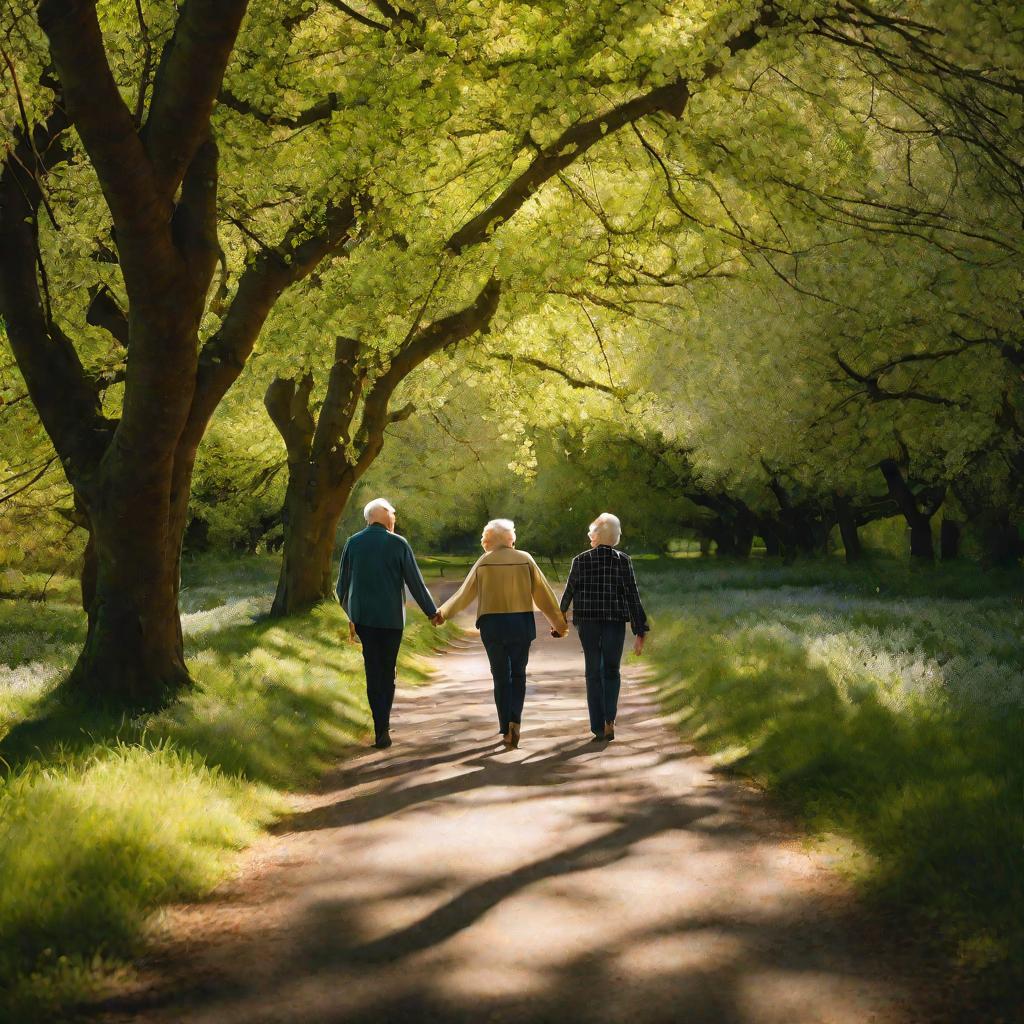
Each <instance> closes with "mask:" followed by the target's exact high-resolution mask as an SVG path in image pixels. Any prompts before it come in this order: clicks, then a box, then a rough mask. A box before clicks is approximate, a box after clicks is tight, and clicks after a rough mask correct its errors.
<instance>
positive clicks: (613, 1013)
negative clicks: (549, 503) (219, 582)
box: [122, 640, 901, 1024]
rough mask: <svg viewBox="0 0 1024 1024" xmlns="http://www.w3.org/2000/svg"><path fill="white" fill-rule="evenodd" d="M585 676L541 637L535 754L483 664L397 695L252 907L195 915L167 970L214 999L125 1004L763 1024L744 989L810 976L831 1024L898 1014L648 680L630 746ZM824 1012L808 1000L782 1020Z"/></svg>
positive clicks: (842, 923) (788, 835)
mask: <svg viewBox="0 0 1024 1024" xmlns="http://www.w3.org/2000/svg"><path fill="white" fill-rule="evenodd" d="M474 646H475V644H470V645H468V646H466V647H463V651H464V652H465V651H472V649H473V647H474ZM477 650H478V651H479V648H477ZM579 660H580V659H579V654H578V650H577V649H576V648H575V647H574V646H571V645H569V644H560V645H559V644H558V643H556V642H555V641H547V640H542V641H540V642H538V644H537V645H536V648H535V651H534V654H533V655H532V658H531V669H530V675H529V679H530V682H529V690H528V697H527V703H526V709H525V712H524V717H523V738H522V743H521V746H520V748H519V749H518V750H515V751H504V750H503V749H502V748H501V746H500V744H499V743H498V742H497V740H498V737H497V731H496V729H495V727H494V724H493V722H492V719H493V710H492V709H491V708H490V705H489V700H490V680H489V678H488V677H487V676H486V674H485V673H486V668H485V663H484V662H483V660H482V658H481V657H477V658H471V657H466V656H464V655H458V654H456V655H447V656H445V658H444V661H443V664H444V667H445V669H446V670H447V671H446V673H445V675H444V676H443V677H442V678H439V679H437V680H436V681H435V683H434V684H433V685H432V686H431V687H429V688H428V689H424V690H420V689H415V688H413V689H406V690H404V691H403V692H402V693H401V694H400V696H399V701H398V704H397V706H396V711H395V715H394V719H393V735H394V737H395V741H396V746H395V747H394V748H392V749H391V750H390V751H388V752H386V753H379V752H376V751H368V752H366V753H363V754H360V755H359V756H358V757H356V758H353V759H352V760H350V761H348V762H345V763H342V764H341V765H339V767H338V769H337V770H336V771H335V772H334V773H332V774H331V775H329V776H328V777H327V778H326V780H325V785H324V787H323V790H322V792H320V793H319V794H318V795H316V796H310V797H308V798H306V800H305V801H304V803H305V804H307V806H304V807H303V808H302V809H301V810H299V811H297V812H296V813H294V814H292V815H290V816H289V817H288V818H286V819H285V820H283V821H282V822H281V823H280V825H279V826H277V828H276V829H275V832H276V837H275V839H274V840H273V846H272V849H273V851H274V853H273V857H272V858H270V857H269V856H268V854H262V855H261V854H260V853H259V851H255V852H254V853H253V854H252V855H251V857H250V865H251V866H250V868H248V869H247V870H246V871H245V873H244V881H243V882H240V883H239V888H238V890H237V891H236V890H234V889H233V888H232V887H229V888H228V889H227V890H225V891H224V896H223V900H222V901H221V900H218V901H215V902H214V903H212V904H209V905H207V907H206V908H196V909H195V910H194V911H191V912H189V913H188V914H185V915H184V916H183V917H182V918H181V920H180V922H179V927H178V928H177V929H175V931H174V937H173V942H174V948H175V949H176V950H178V952H177V953H176V954H175V955H176V956H178V957H185V959H186V963H187V973H188V974H189V975H193V974H196V975H198V976H201V977H210V976H211V975H212V976H215V977H216V978H217V979H218V981H217V985H216V991H215V992H214V991H211V990H209V989H208V988H207V989H204V990H201V991H196V992H194V993H189V992H188V991H186V992H181V991H178V990H166V991H163V990H160V989H156V990H153V989H151V990H149V991H148V992H147V993H144V994H142V995H140V997H139V1001H138V1002H136V1003H132V1002H131V1001H129V1002H128V1003H127V1004H124V1003H122V1005H128V1006H129V1007H131V1006H135V1007H137V1008H143V1007H146V1006H149V1007H150V1008H151V1009H150V1012H151V1013H153V1014H154V1015H155V1016H154V1020H160V1021H164V1020H166V1021H171V1020H173V1021H176V1022H177V1021H182V1020H187V1021H189V1022H193V1024H198V1022H203V1024H206V1022H209V1024H214V1022H216V1024H233V1022H242V1021H244V1022H246V1024H259V1022H264V1021H265V1022H270V1021H272V1020H277V1019H279V1018H280V1016H281V1014H287V1015H290V1016H291V1019H302V1020H303V1021H306V1022H310V1024H312V1022H339V1024H340V1022H341V1021H345V1022H356V1024H359V1022H362V1021H366V1022H369V1021H371V1020H405V1019H409V1020H413V1019H415V1020H420V1019H429V1020H436V1021H439V1022H441V1021H444V1022H454V1021H466V1022H467V1024H468V1022H469V1021H475V1020H480V1019H488V1018H490V1017H494V1018H495V1019H503V1020H510V1021H528V1020H529V1021H536V1020H565V1021H575V1020H581V1021H582V1020H608V1021H609V1022H610V1021H613V1020H621V1019H624V1017H623V1015H624V1014H625V1015H627V1016H628V1017H629V1019H631V1020H636V1021H651V1022H655V1021H659V1022H661V1021H669V1020H677V1019H686V1020H694V1021H701V1020H707V1021H709V1022H710V1021H715V1022H716V1024H721V1022H727V1024H728V1022H736V1024H748V1022H749V1024H756V1022H760V1021H762V1020H769V1019H773V1018H769V1017H767V1016H765V1011H764V1010H763V1009H759V1008H757V1007H748V1006H747V1004H746V995H745V993H746V991H747V980H746V979H748V978H750V977H761V976H763V977H784V976H786V975H787V974H793V975H794V976H798V975H799V972H801V971H802V972H807V973H808V974H811V973H813V974H814V975H815V976H816V977H817V978H818V982H817V985H818V986H820V987H822V988H827V987H829V986H830V985H832V982H833V980H835V982H836V985H835V986H833V987H836V986H839V984H840V983H839V979H844V978H845V979H849V978H854V979H856V984H855V985H853V986H852V987H851V989H850V991H846V982H843V983H842V986H840V987H841V988H842V989H843V991H842V993H841V994H839V995H836V996H834V997H833V996H830V997H829V998H830V1001H831V1002H833V1003H835V1005H836V1006H837V1007H838V1008H839V1012H837V1014H836V1016H835V1017H834V1018H829V1019H830V1020H834V1021H835V1022H837V1024H846V1022H849V1024H863V1021H864V1020H866V1019H868V1015H869V1014H870V1013H871V1012H874V1011H876V1010H884V1009H885V1008H887V1007H890V1006H891V1005H895V1003H894V1001H898V1000H899V999H900V998H901V995H900V991H901V990H900V988H899V985H898V984H895V983H894V982H893V980H892V977H893V974H892V969H891V965H890V968H889V970H888V971H887V972H882V971H880V970H879V968H878V965H877V964H876V963H875V962H874V960H873V957H874V955H875V954H874V952H872V951H866V950H865V949H863V948H860V947H858V948H857V949H856V951H855V952H851V951H850V950H849V949H846V948H845V947H844V946H843V944H842V943H838V944H836V943H826V944H825V945H824V946H823V945H822V944H821V941H820V936H821V935H822V933H823V930H824V932H825V933H831V934H841V933H843V932H844V931H845V930H846V929H848V928H849V927H850V926H849V924H848V922H847V918H846V913H847V911H846V910H845V909H844V908H845V907H846V906H847V902H846V901H845V900H840V901H837V900H836V895H837V889H836V883H835V882H827V881H826V879H825V876H824V875H823V874H822V873H821V871H820V869H819V868H818V867H816V863H815V861H814V858H813V857H812V856H811V855H810V854H809V853H808V852H807V851H806V850H804V849H803V848H802V847H801V845H800V843H799V841H798V840H797V837H796V836H795V835H794V834H793V833H792V831H791V829H790V827H789V826H788V825H786V824H785V823H784V822H782V821H779V820H776V819H774V818H772V817H770V816H768V815H766V814H765V812H764V809H763V807H762V806H761V805H760V804H759V803H758V801H757V798H756V795H755V794H752V793H751V792H750V791H748V790H745V789H743V788H742V787H738V786H736V785H734V784H730V783H728V782H727V781H725V780H721V779H718V778H716V777H715V776H714V775H712V774H710V772H709V770H708V769H709V764H708V762H706V761H704V760H702V759H700V758H695V757H693V756H692V754H691V753H690V752H689V750H688V748H687V747H686V746H685V745H683V744H681V743H679V742H678V741H677V740H675V739H674V738H673V737H672V736H671V735H670V734H669V733H667V732H665V730H664V725H663V723H662V722H661V721H659V719H658V716H657V715H656V714H655V713H654V709H653V707H652V704H651V702H650V699H649V697H648V696H647V694H646V692H645V690H644V688H643V686H642V685H641V684H639V683H638V682H637V681H636V680H635V679H634V680H633V681H632V682H630V683H628V684H627V687H626V691H625V693H624V697H623V703H622V707H621V710H620V717H619V729H620V731H621V737H620V738H619V739H616V740H615V742H614V743H611V744H604V743H599V744H595V743H592V742H590V741H589V738H588V737H589V733H588V731H587V723H586V717H585V704H584V701H583V686H582V678H581V671H580V669H581V665H580V664H579ZM269 849H271V848H269V847H268V850H269ZM246 892H248V895H245V893H246ZM254 962H255V963H258V965H259V966H258V971H257V972H256V973H255V974H254V973H253V970H252V969H251V967H250V966H249V965H251V964H252V963H254ZM181 969H185V968H181ZM178 976H179V977H180V976H181V975H180V973H179V975H178ZM883 977H885V978H888V979H889V980H882V979H883ZM597 994H600V998H597ZM819 1004H820V997H819V996H817V995H815V994H814V993H813V992H810V991H808V992H802V993H801V995H800V997H799V998H797V997H792V998H791V999H790V1001H789V1002H788V1003H787V1005H788V1006H789V1007H790V1009H792V1008H793V1007H794V1006H797V1007H798V1009H797V1012H794V1013H793V1014H792V1016H791V1017H790V1019H789V1021H788V1024H796V1022H799V1021H803V1020H807V1021H811V1020H817V1019H819V1018H818V1016H817V1007H818V1005H819ZM891 1019H898V1018H896V1017H892V1018H891Z"/></svg>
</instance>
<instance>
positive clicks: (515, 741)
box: [505, 722, 519, 750]
mask: <svg viewBox="0 0 1024 1024" xmlns="http://www.w3.org/2000/svg"><path fill="white" fill-rule="evenodd" d="M505 743H506V744H507V746H508V748H509V750H515V749H516V747H518V746H519V723H518V722H509V723H508V737H507V738H506V740H505Z"/></svg>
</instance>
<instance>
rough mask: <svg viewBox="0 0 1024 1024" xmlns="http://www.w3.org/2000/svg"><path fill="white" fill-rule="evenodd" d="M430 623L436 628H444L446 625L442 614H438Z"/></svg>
mask: <svg viewBox="0 0 1024 1024" xmlns="http://www.w3.org/2000/svg"><path fill="white" fill-rule="evenodd" d="M430 621H431V623H433V625H435V626H443V625H444V616H443V615H442V614H441V613H440V612H437V613H436V614H435V615H434V617H433V618H432V619H431V620H430Z"/></svg>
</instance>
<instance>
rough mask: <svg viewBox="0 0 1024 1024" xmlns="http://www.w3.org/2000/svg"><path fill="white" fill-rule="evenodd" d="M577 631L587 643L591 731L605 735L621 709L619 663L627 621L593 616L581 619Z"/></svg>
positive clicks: (586, 662) (624, 640)
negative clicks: (605, 727)
mask: <svg viewBox="0 0 1024 1024" xmlns="http://www.w3.org/2000/svg"><path fill="white" fill-rule="evenodd" d="M576 632H577V633H579V635H580V643H581V644H582V645H583V664H584V666H585V671H586V675H587V708H588V709H589V711H590V731H591V732H592V733H593V734H594V735H595V736H602V735H604V723H605V722H614V721H615V716H616V714H618V710H619V687H620V685H621V682H622V678H621V675H620V672H619V665H620V663H621V662H622V648H623V647H624V646H625V643H626V624H625V622H612V621H611V620H608V619H593V620H590V621H584V622H577V623H576Z"/></svg>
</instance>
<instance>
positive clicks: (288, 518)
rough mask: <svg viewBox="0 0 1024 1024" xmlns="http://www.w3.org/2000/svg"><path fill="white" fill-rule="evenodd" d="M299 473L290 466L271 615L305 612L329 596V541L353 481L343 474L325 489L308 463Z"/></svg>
mask: <svg viewBox="0 0 1024 1024" xmlns="http://www.w3.org/2000/svg"><path fill="white" fill-rule="evenodd" d="M304 469H305V472H302V471H300V472H296V467H290V470H291V471H290V473H289V477H288V491H287V494H286V495H285V506H284V544H283V548H282V550H283V557H282V559H281V572H280V575H279V576H278V580H277V592H276V593H275V594H274V604H273V607H272V608H271V611H270V614H271V615H273V616H283V615H294V614H296V613H298V612H303V611H308V610H309V609H310V608H312V607H313V606H314V605H317V604H319V603H320V602H321V601H324V600H327V599H329V598H330V597H331V596H332V595H333V593H334V573H333V564H332V563H333V558H334V538H335V534H336V533H337V529H338V521H339V520H340V519H341V514H342V513H343V512H344V511H345V506H346V505H347V504H348V499H349V497H350V496H351V494H352V491H353V489H354V488H355V484H356V480H355V479H354V478H353V477H350V476H346V477H345V479H343V481H342V482H341V483H340V484H335V485H334V486H330V484H329V483H327V482H326V481H325V480H324V474H322V473H319V472H317V471H316V467H314V466H312V465H311V464H309V463H307V464H306V467H304ZM318 485H319V486H318Z"/></svg>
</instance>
